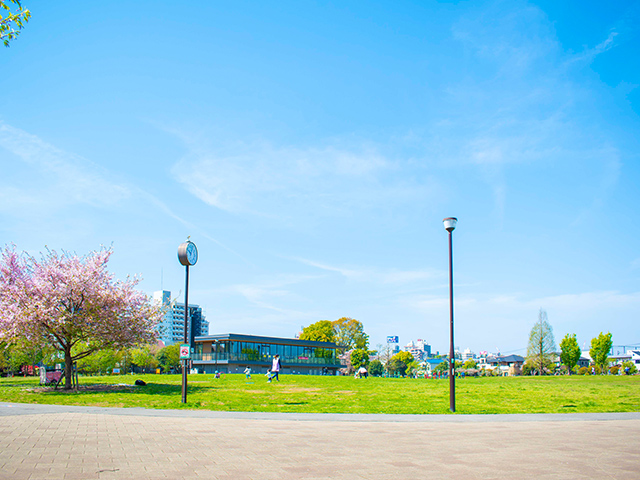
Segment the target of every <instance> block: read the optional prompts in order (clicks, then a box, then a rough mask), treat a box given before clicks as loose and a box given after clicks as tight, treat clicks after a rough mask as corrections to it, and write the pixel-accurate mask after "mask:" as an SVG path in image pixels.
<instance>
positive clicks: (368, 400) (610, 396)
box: [0, 375, 640, 414]
mask: <svg viewBox="0 0 640 480" xmlns="http://www.w3.org/2000/svg"><path fill="white" fill-rule="evenodd" d="M136 379H142V380H144V381H145V382H147V386H144V387H132V388H124V389H122V390H119V391H82V390H80V391H79V392H64V391H61V390H58V391H54V390H53V389H49V388H47V389H44V390H45V391H42V389H40V388H39V385H38V378H33V377H31V378H21V377H14V378H2V379H0V401H3V402H20V403H50V404H64V405H92V406H102V407H143V408H165V409H179V408H188V409H203V410H221V411H245V412H300V413H400V414H408V413H413V414H430V413H449V382H448V381H447V380H432V379H409V378H368V379H355V378H352V377H320V376H302V375H283V376H281V381H280V383H277V382H274V383H271V384H269V383H267V381H266V379H265V377H264V376H262V375H254V376H253V378H252V379H251V380H246V379H245V377H244V375H223V376H222V378H220V379H215V378H214V377H213V375H190V376H189V390H188V399H187V400H188V402H187V404H186V405H183V404H181V403H180V397H181V395H180V392H181V381H182V377H181V376H179V375H134V376H131V375H129V376H111V377H81V378H80V385H81V387H85V386H89V385H100V384H101V385H105V384H129V385H132V384H133V383H134V381H135V380H136ZM456 407H457V408H456V410H457V413H462V414H478V413H480V414H491V413H568V412H638V411H640V376H638V375H635V376H577V375H576V376H571V377H565V376H563V377H502V378H495V377H481V378H464V379H457V380H456Z"/></svg>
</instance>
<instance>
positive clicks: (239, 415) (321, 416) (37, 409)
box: [0, 402, 640, 423]
mask: <svg viewBox="0 0 640 480" xmlns="http://www.w3.org/2000/svg"><path fill="white" fill-rule="evenodd" d="M63 412H64V413H85V414H94V415H122V416H139V417H173V418H220V419H236V420H278V421H283V420H286V421H297V422H305V421H306V422H322V421H330V422H391V423H404V422H410V423H435V422H446V423H490V422H494V423H495V422H505V423H507V422H578V421H580V422H584V421H594V422H602V421H611V420H640V412H610V413H527V414H520V413H519V414H499V415H496V414H493V415H463V414H453V415H398V414H354V413H279V412H218V411H210V410H160V409H146V408H116V407H84V406H75V405H43V404H28V403H4V402H3V403H0V417H2V416H12V415H43V414H55V413H63Z"/></svg>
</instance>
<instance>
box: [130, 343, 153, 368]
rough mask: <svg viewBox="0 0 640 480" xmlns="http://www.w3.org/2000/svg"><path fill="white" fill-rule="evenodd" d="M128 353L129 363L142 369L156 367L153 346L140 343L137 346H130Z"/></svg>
mask: <svg viewBox="0 0 640 480" xmlns="http://www.w3.org/2000/svg"><path fill="white" fill-rule="evenodd" d="M129 353H130V358H131V363H132V364H133V365H135V366H137V367H139V368H141V369H142V370H143V371H146V370H147V369H154V368H157V367H158V360H156V357H155V355H154V352H153V347H152V346H151V345H142V346H140V347H138V348H132V349H131V350H130V352H129Z"/></svg>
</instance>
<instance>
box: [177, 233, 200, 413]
mask: <svg viewBox="0 0 640 480" xmlns="http://www.w3.org/2000/svg"><path fill="white" fill-rule="evenodd" d="M178 260H179V261H180V264H182V265H184V266H185V275H184V343H183V344H182V345H181V346H180V359H181V360H182V403H187V368H188V367H189V363H190V362H189V360H191V343H190V342H189V331H190V327H191V328H193V325H192V324H191V322H190V321H189V320H190V315H189V267H190V266H192V265H195V264H196V262H197V261H198V249H197V248H196V245H195V243H193V242H192V241H191V240H189V238H187V241H186V242H184V243H181V244H180V246H179V247H178ZM183 350H184V351H183Z"/></svg>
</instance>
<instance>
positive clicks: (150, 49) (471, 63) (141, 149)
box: [0, 0, 640, 353]
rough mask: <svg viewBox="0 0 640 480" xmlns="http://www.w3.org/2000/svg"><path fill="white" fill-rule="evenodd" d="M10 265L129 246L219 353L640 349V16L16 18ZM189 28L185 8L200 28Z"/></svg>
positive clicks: (595, 11)
mask: <svg viewBox="0 0 640 480" xmlns="http://www.w3.org/2000/svg"><path fill="white" fill-rule="evenodd" d="M24 3H25V7H27V8H29V9H30V10H31V12H32V18H31V20H30V21H29V23H28V24H27V25H26V27H25V28H24V30H22V32H21V34H20V36H19V37H18V38H17V39H15V40H14V41H12V43H11V46H10V48H3V50H1V51H0V69H2V71H3V73H4V74H3V76H2V78H0V87H1V89H0V166H1V167H2V170H3V175H2V177H1V178H0V240H1V242H0V244H2V245H5V244H11V243H13V244H15V245H16V247H17V249H18V250H25V251H27V252H29V253H30V254H38V252H41V251H44V250H45V248H51V249H55V250H58V251H60V250H65V251H69V252H77V253H78V254H79V255H84V254H87V253H88V252H89V251H91V250H95V249H98V248H100V246H101V245H106V246H107V247H109V246H112V247H113V249H114V254H113V256H112V258H111V261H110V263H109V267H110V270H111V271H112V272H113V273H114V274H115V275H116V276H117V277H118V278H124V277H126V276H127V275H136V274H140V275H141V276H142V277H143V281H142V282H141V283H140V285H139V288H140V289H141V290H143V291H144V292H146V293H147V294H148V295H149V296H151V295H152V293H153V292H154V291H158V290H168V291H171V292H172V294H173V296H174V297H177V300H178V301H179V302H182V301H183V298H181V296H183V295H184V290H183V289H184V267H182V266H181V265H180V264H179V263H178V259H177V248H178V245H179V244H180V243H181V242H183V241H185V240H186V238H187V236H191V240H192V241H193V242H195V243H196V245H197V247H198V251H199V259H198V263H197V264H196V265H195V266H194V267H191V269H190V292H189V299H190V303H191V301H193V303H195V304H198V305H200V306H201V307H202V308H203V310H204V312H205V314H206V318H207V320H208V321H209V322H210V327H209V331H210V333H237V334H251V335H263V336H276V337H291V338H292V337H293V336H294V335H295V334H296V333H297V332H299V331H300V327H304V326H307V325H309V324H311V323H314V322H316V321H319V320H337V319H338V318H341V317H352V318H355V319H357V320H359V321H361V322H362V323H363V324H364V327H365V331H366V333H368V334H369V335H370V346H371V348H375V347H376V345H377V344H385V342H386V337H387V336H388V335H398V336H399V337H400V342H401V343H402V344H404V343H407V342H408V341H409V340H415V339H416V338H423V339H426V340H427V341H428V342H429V344H430V345H431V346H432V348H433V350H434V351H436V350H438V351H440V352H441V353H443V352H446V351H447V350H448V349H447V345H448V342H449V333H448V326H449V323H448V322H449V311H448V302H449V297H448V250H447V249H448V244H447V232H446V231H445V230H444V227H443V225H442V219H443V218H445V217H449V216H455V217H457V218H458V224H457V228H456V230H455V231H454V232H453V265H454V295H455V312H454V314H455V328H456V334H455V345H456V346H457V347H460V349H461V350H464V349H466V348H470V349H471V350H472V351H475V352H478V351H480V350H488V351H490V352H491V351H495V350H496V349H499V350H500V351H501V352H505V353H506V352H518V353H521V352H522V350H523V349H526V346H527V341H528V336H529V332H530V329H531V327H532V326H533V325H534V323H535V322H536V320H537V317H538V311H539V309H541V308H542V309H544V310H546V311H547V313H548V319H549V323H550V324H551V326H552V327H553V329H554V335H555V340H556V343H557V344H559V342H560V340H561V339H562V337H563V336H564V335H565V334H566V333H575V334H577V339H578V342H579V344H580V346H581V347H583V348H584V347H586V348H587V349H588V347H589V343H590V341H591V338H593V337H595V336H597V335H598V334H599V333H600V332H601V331H603V332H607V331H610V332H611V333H612V334H613V342H614V344H616V345H618V344H637V343H639V342H640V322H639V321H638V319H639V316H640V251H639V249H638V245H640V241H639V240H638V238H640V218H639V217H640V215H639V213H638V208H637V205H638V204H640V194H639V192H640V189H639V188H638V185H640V158H639V154H638V152H640V148H639V146H640V145H638V143H639V139H640V118H639V116H638V112H639V108H640V89H639V88H638V86H640V68H639V66H638V60H637V59H638V58H639V57H638V52H639V51H640V36H639V35H638V25H640V22H639V20H640V3H639V2H625V3H624V4H623V5H622V4H615V5H606V6H605V5H602V4H601V3H599V2H577V1H571V2H562V5H559V4H557V2H551V1H545V2H525V1H514V2H501V1H491V2H473V3H471V2H438V3H429V4H423V3H422V2H385V1H383V2H377V3H368V4H361V3H359V2H341V3H339V4H334V3H331V2H324V3H317V4H310V5H301V4H299V3H293V2H282V3H280V4H278V6H273V5H266V4H262V3H260V2H240V3H233V4H219V3H214V4H212V3H211V2H205V1H194V2H190V4H189V6H188V11H187V12H186V13H185V12H184V11H181V10H180V6H176V5H175V3H169V2H166V1H157V2H150V1H140V2H136V3H135V4H131V2H120V1H116V2H110V3H109V4H105V3H103V2H85V3H83V4H81V5H78V4H77V3H76V2H73V3H72V2H68V1H61V2H55V3H51V2H42V1H37V0H33V1H30V2H24ZM183 8H186V7H183Z"/></svg>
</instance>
